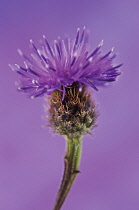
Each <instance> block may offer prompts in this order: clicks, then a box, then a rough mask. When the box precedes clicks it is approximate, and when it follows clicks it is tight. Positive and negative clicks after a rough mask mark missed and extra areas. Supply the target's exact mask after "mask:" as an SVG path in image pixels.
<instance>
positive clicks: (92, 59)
mask: <svg viewBox="0 0 139 210" xmlns="http://www.w3.org/2000/svg"><path fill="white" fill-rule="evenodd" d="M43 38H44V43H43V44H42V46H41V48H39V49H38V48H37V47H36V46H35V45H34V43H33V41H32V40H30V43H31V46H32V53H31V58H28V57H27V56H26V55H24V54H23V53H22V52H21V50H18V52H19V54H20V55H21V56H22V57H23V59H24V67H23V66H19V65H18V64H15V66H12V65H10V67H11V68H12V70H14V71H16V72H17V73H18V74H19V75H20V76H21V81H20V87H19V88H18V89H19V90H21V91H24V92H26V93H28V94H29V95H30V96H31V98H35V97H38V96H42V95H44V94H45V93H46V94H51V93H52V92H53V91H54V90H60V91H61V92H63V98H64V95H65V88H69V87H71V86H72V84H73V83H74V82H76V85H77V82H78V86H79V87H80V88H81V87H82V85H83V84H84V85H87V86H91V87H92V88H93V89H95V90H98V87H99V86H105V84H107V83H109V82H113V81H115V80H116V77H117V76H119V75H120V72H119V71H118V68H119V67H120V66H121V65H118V66H113V64H112V60H113V58H114V57H115V55H114V56H110V54H111V52H112V51H113V49H112V50H110V51H109V52H108V53H106V54H105V55H102V54H101V52H100V48H101V46H102V44H103V41H102V42H101V43H100V44H99V45H98V47H97V48H96V49H95V50H94V51H93V52H90V50H88V46H87V45H88V33H87V31H86V29H85V28H83V31H82V33H81V32H80V29H77V35H76V38H75V40H74V41H72V40H70V39H69V38H66V39H65V40H61V39H60V38H58V40H55V41H54V43H53V44H52V46H50V44H49V43H48V41H47V39H46V37H45V36H43Z"/></svg>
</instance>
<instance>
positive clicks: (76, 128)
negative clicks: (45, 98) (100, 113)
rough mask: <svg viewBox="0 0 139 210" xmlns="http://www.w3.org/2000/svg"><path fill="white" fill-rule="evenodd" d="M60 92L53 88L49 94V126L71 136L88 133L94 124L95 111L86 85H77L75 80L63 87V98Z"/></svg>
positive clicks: (61, 133) (57, 131)
mask: <svg viewBox="0 0 139 210" xmlns="http://www.w3.org/2000/svg"><path fill="white" fill-rule="evenodd" d="M62 88H63V87H61V89H62ZM62 94H63V93H62V92H61V91H60V90H55V91H54V92H53V93H52V94H51V96H50V99H49V103H50V108H49V122H50V125H51V127H52V128H53V130H54V131H55V132H56V133H58V134H60V135H65V136H67V137H72V138H76V137H79V136H82V135H84V134H86V133H88V132H89V131H90V130H91V129H92V128H93V127H94V125H95V122H96V118H97V113H96V108H95V104H94V102H93V101H92V100H91V95H90V93H89V91H88V90H87V87H86V86H85V85H82V87H79V84H78V83H77V82H75V83H73V84H72V86H71V87H68V88H66V89H65V96H64V100H62Z"/></svg>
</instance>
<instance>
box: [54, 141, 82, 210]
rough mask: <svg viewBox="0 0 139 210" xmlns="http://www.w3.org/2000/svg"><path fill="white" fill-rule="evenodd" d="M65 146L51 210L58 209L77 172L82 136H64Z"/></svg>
mask: <svg viewBox="0 0 139 210" xmlns="http://www.w3.org/2000/svg"><path fill="white" fill-rule="evenodd" d="M66 141H67V147H66V156H65V158H64V164H65V167H64V174H63V179H62V182H61V186H60V189H59V191H58V195H57V198H56V202H55V206H54V208H53V210H60V209H61V207H62V205H63V203H64V201H65V199H66V197H67V195H68V192H69V191H70V188H71V186H72V184H73V182H74V179H75V177H76V176H77V174H78V173H79V170H78V167H79V164H80V157H81V147H82V138H81V137H78V138H68V137H66Z"/></svg>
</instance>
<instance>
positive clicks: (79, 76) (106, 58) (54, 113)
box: [10, 27, 121, 210]
mask: <svg viewBox="0 0 139 210" xmlns="http://www.w3.org/2000/svg"><path fill="white" fill-rule="evenodd" d="M43 39H44V40H43V42H42V44H41V47H40V48H37V47H36V46H35V44H34V43H33V41H32V40H30V43H31V48H32V53H31V57H27V56H26V55H24V54H23V53H22V52H21V50H18V52H19V54H20V55H21V56H22V57H23V59H24V66H20V65H18V64H15V65H14V66H12V65H10V67H11V68H12V70H14V71H16V72H17V73H18V74H19V75H20V82H19V87H18V90H20V91H22V92H25V93H27V94H28V95H29V96H30V97H31V98H36V97H39V96H43V95H50V97H49V99H48V103H49V107H50V108H49V122H50V125H51V127H52V128H53V130H54V131H55V132H56V133H58V134H60V135H63V136H64V137H65V138H66V140H67V150H66V156H65V158H64V161H65V170H64V175H63V179H62V183H61V187H60V189H59V192H58V196H57V200H56V204H55V206H54V209H53V210H60V208H61V206H62V204H63V202H64V200H65V198H66V196H67V194H68V192H69V190H70V187H71V185H72V183H73V181H74V179H75V177H76V175H77V174H78V172H79V171H78V167H79V162H80V154H81V140H82V137H83V135H84V134H86V133H89V131H90V130H91V129H92V128H94V126H95V122H96V118H97V111H96V106H95V103H94V101H93V100H92V97H91V96H92V94H91V92H90V91H89V89H88V87H92V88H93V89H94V90H96V91H97V90H98V88H99V86H101V87H103V86H105V85H107V84H109V83H110V82H113V81H115V80H116V78H117V77H118V76H119V75H120V74H121V72H120V71H119V67H120V66H121V64H120V65H117V66H114V65H113V59H114V58H115V55H111V53H112V51H113V48H112V50H110V51H109V52H108V53H106V54H105V55H102V53H101V50H100V48H101V46H102V44H103V41H102V42H101V43H100V44H99V45H98V47H97V48H96V49H95V50H93V51H90V50H89V49H88V33H87V31H86V29H85V27H84V28H83V30H82V31H80V29H77V34H76V37H75V39H74V40H73V41H72V40H70V39H69V38H65V39H64V40H62V39H60V38H58V40H55V41H54V43H53V44H52V45H50V44H49V43H48V41H47V39H46V37H45V36H43Z"/></svg>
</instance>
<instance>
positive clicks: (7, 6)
mask: <svg viewBox="0 0 139 210" xmlns="http://www.w3.org/2000/svg"><path fill="white" fill-rule="evenodd" d="M84 25H85V26H86V27H87V28H88V29H90V31H91V36H90V45H91V46H92V48H94V47H96V45H97V44H98V43H99V42H100V41H101V39H102V38H103V39H104V46H103V52H107V51H108V50H109V49H110V48H111V47H113V46H115V51H116V52H119V54H120V55H119V56H118V57H117V59H116V63H117V64H119V63H122V62H123V63H124V66H123V67H122V71H123V72H124V74H123V75H122V76H121V77H120V78H119V81H118V82H117V83H115V84H113V85H112V86H111V87H109V88H105V89H103V90H101V91H100V92H99V93H95V99H96V101H97V103H98V106H99V110H100V112H101V116H100V117H99V120H98V125H99V126H98V127H97V128H96V129H95V131H94V137H93V139H92V138H91V137H90V136H89V135H86V136H85V137H84V142H83V157H82V161H81V166H80V171H81V172H82V173H81V174H80V175H78V177H77V179H76V182H75V183H74V186H73V188H72V190H71V192H70V194H69V196H68V198H67V200H66V202H65V204H64V206H63V208H62V209H63V210H71V209H72V210H138V209H139V150H138V149H139V116H138V114H139V109H138V107H139V97H138V91H139V87H138V83H139V80H138V77H139V64H138V61H139V58H138V57H139V40H138V37H139V1H137V0H132V1H129V0H128V1H127V0H117V1H111V0H105V1H103V0H95V1H94V0H92V1H91V0H75V1H74V0H70V1H66V0H59V1H58V0H57V1H56V0H51V1H50V0H46V1H44V0H42V1H38V0H34V1H33V0H25V1H23V0H18V1H17V0H13V1H8V0H1V2H0V72H1V74H0V86H1V87H0V99H1V100H0V107H1V108H0V210H51V209H52V206H53V203H54V200H55V197H56V193H57V190H58V187H59V184H60V180H61V175H62V172H63V156H64V151H65V142H64V139H63V137H61V136H57V135H54V134H52V132H51V131H50V130H49V129H48V128H45V129H43V128H42V127H41V125H43V124H44V122H43V120H42V119H41V116H43V114H44V112H43V104H44V100H43V98H39V99H34V100H29V99H27V98H26V96H25V95H23V94H20V93H18V92H17V91H16V89H15V86H14V81H16V80H17V78H18V77H17V75H16V74H15V73H13V72H12V71H11V70H10V69H9V67H8V63H11V64H12V63H19V64H21V63H22V61H21V58H20V57H19V56H18V54H17V52H16V49H17V48H21V49H22V50H23V51H24V52H26V53H29V52H28V44H29V39H30V38H32V39H33V40H34V41H35V42H36V43H38V40H40V39H41V37H42V35H43V34H45V35H46V36H47V38H48V40H49V41H50V42H51V41H53V39H55V38H57V36H58V35H60V36H64V34H65V33H67V34H69V35H70V36H71V37H74V35H75V31H76V28H77V27H83V26H84Z"/></svg>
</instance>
